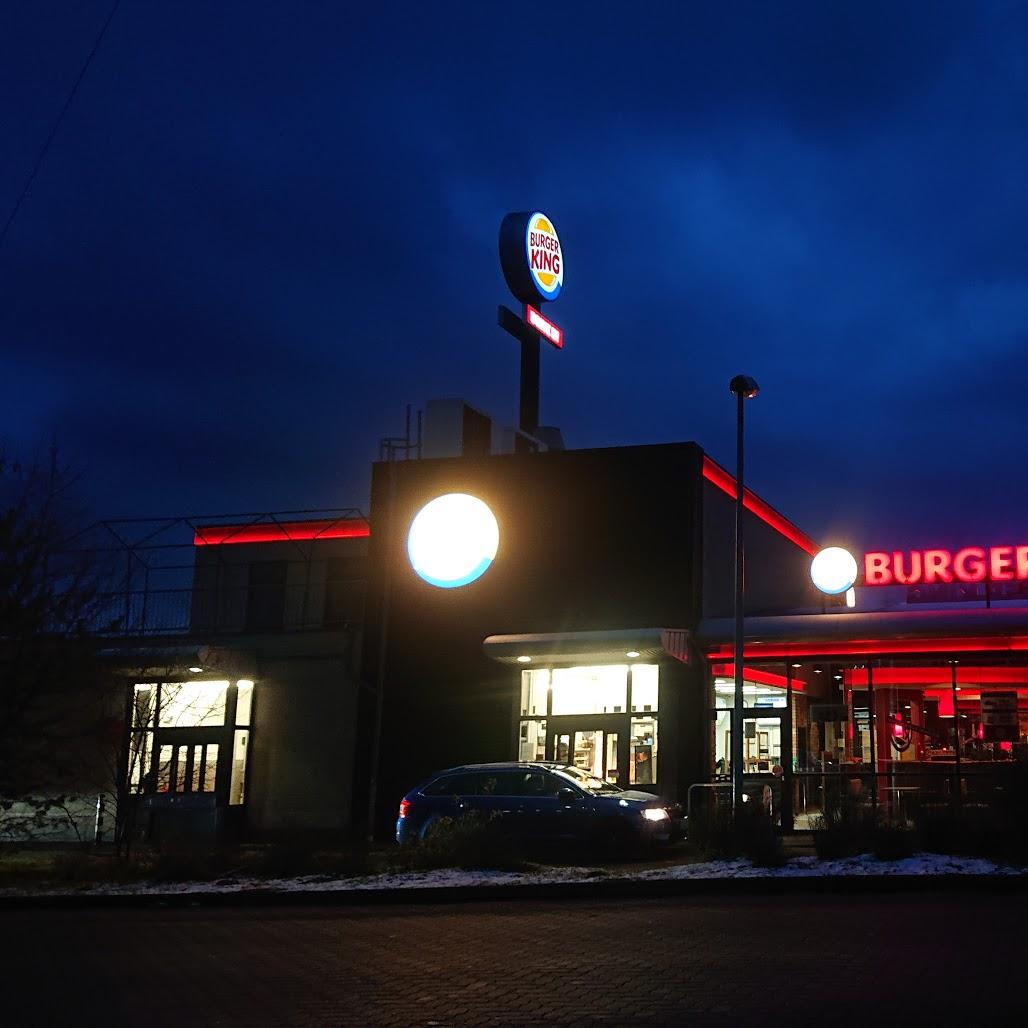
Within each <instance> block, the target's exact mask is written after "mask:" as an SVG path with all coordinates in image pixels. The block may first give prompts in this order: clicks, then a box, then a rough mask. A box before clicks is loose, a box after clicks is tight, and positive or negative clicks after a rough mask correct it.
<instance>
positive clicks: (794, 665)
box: [793, 664, 803, 667]
mask: <svg viewBox="0 0 1028 1028" xmlns="http://www.w3.org/2000/svg"><path fill="white" fill-rule="evenodd" d="M793 667H803V665H802V664H793Z"/></svg>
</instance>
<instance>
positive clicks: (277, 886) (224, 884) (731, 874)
mask: <svg viewBox="0 0 1028 1028" xmlns="http://www.w3.org/2000/svg"><path fill="white" fill-rule="evenodd" d="M1024 874H1028V868H1019V867H1010V866H1006V865H1002V864H996V863H995V862H994V861H991V860H985V859H982V858H978V857H955V856H944V855H942V854H937V853H917V854H915V855H914V856H912V857H906V858H905V859H903V860H894V861H882V860H877V859H875V858H874V857H873V856H871V855H870V854H864V855H862V856H859V857H845V858H840V859H837V860H818V858H817V857H794V858H793V859H792V860H790V861H788V862H787V863H786V864H785V865H784V866H783V867H777V868H769V867H756V866H754V865H753V864H752V863H750V861H748V860H712V861H707V862H705V863H698V864H678V865H672V866H669V867H658V868H651V869H649V870H645V871H633V870H631V868H621V869H618V870H616V871H611V870H609V869H603V868H595V867H559V868H558V867H552V868H545V869H539V870H534V871H462V870H459V869H457V868H445V869H441V870H436V871H408V872H397V873H387V874H379V875H364V876H360V877H356V878H333V877H331V876H327V875H305V876H301V877H297V878H255V877H249V876H239V877H233V878H225V879H220V880H218V881H212V882H160V883H150V882H132V883H127V884H120V885H105V884H101V885H93V886H88V885H86V886H81V887H79V888H71V887H68V886H64V887H59V888H49V889H24V888H22V889H0V898H3V897H20V896H83V895H85V896H150V897H153V898H155V899H159V898H160V897H161V896H183V895H210V894H231V893H241V892H246V893H261V892H274V893H283V892H292V893H317V892H349V891H360V892H374V891H379V890H382V889H442V888H453V887H461V888H464V887H468V886H472V887H479V886H480V887H482V888H490V887H494V886H501V885H506V886H511V885H557V884H564V883H569V882H599V881H649V882H653V881H681V880H688V879H694V880H703V879H715V878H825V877H841V878H844V877H852V876H863V877H867V876H889V875H999V876H1013V875H1024Z"/></svg>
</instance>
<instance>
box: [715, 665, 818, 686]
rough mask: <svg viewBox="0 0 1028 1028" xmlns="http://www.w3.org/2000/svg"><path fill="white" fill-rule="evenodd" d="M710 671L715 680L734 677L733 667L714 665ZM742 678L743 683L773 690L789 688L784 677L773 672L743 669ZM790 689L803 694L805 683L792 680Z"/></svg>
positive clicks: (749, 668) (799, 680)
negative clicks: (751, 683)
mask: <svg viewBox="0 0 1028 1028" xmlns="http://www.w3.org/2000/svg"><path fill="white" fill-rule="evenodd" d="M711 671H713V672H714V677H715V678H732V677H733V676H734V675H735V665H734V664H714V665H713V666H712V667H711ZM742 677H743V680H744V681H747V682H756V683H757V684H758V685H770V686H771V687H772V688H773V689H787V688H788V687H789V682H788V679H787V678H786V677H785V675H776V674H775V673H774V672H773V671H763V670H761V669H760V668H755V667H744V668H743V669H742ZM792 688H793V691H794V692H805V691H806V689H807V683H806V682H804V681H803V680H802V679H799V678H794V679H793V680H792Z"/></svg>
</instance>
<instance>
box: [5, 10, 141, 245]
mask: <svg viewBox="0 0 1028 1028" xmlns="http://www.w3.org/2000/svg"><path fill="white" fill-rule="evenodd" d="M120 5H121V0H114V6H113V7H112V8H111V12H110V14H108V15H107V20H106V21H105V22H104V23H103V28H101V29H100V34H99V35H98V36H97V37H96V41H95V42H94V43H93V47H92V49H91V50H90V51H89V54H88V56H87V57H86V60H85V63H84V64H83V65H82V68H81V69H80V71H79V73H78V77H77V78H76V79H75V84H74V85H73V86H72V87H71V92H70V93H69V94H68V99H67V100H65V101H64V106H63V107H62V108H61V113H60V114H58V115H57V120H56V121H55V122H54V123H53V126H52V128H51V129H50V134H49V135H48V136H47V137H46V142H44V143H43V146H42V148H41V149H40V151H39V154H38V156H37V157H36V163H35V164H33V165H32V170H31V171H30V172H29V177H28V178H27V179H26V180H25V187H24V188H23V189H22V191H21V195H20V196H19V197H18V199H17V200H16V201H15V202H14V207H13V208H12V209H11V213H10V214H9V215H8V217H7V221H6V222H5V223H4V227H3V229H0V247H2V246H3V245H4V241H5V240H6V239H7V233H8V231H9V230H10V228H11V225H12V224H13V223H14V219H15V218H16V217H17V215H18V211H20V210H21V205H22V202H23V201H24V200H25V197H26V196H28V193H29V190H30V189H31V188H32V183H33V182H34V181H35V178H36V175H37V174H38V172H39V169H40V168H41V167H42V166H43V161H44V159H45V158H46V155H47V151H49V149H50V144H51V143H52V142H53V141H54V137H55V136H56V135H57V130H58V129H59V128H60V127H61V122H62V121H64V116H65V114H67V113H68V108H69V107H71V102H72V100H74V99H75V94H76V93H77V92H78V88H79V86H80V85H81V84H82V80H83V79H84V78H85V77H86V72H87V71H88V70H89V65H90V64H91V63H92V61H93V58H94V57H95V56H96V52H97V50H99V49H100V44H101V43H102V42H103V38H104V36H105V35H106V34H107V27H108V26H109V25H110V24H111V20H112V19H113V18H114V15H115V13H116V12H117V10H118V7H119V6H120Z"/></svg>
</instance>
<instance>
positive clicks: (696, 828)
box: [689, 803, 785, 867]
mask: <svg viewBox="0 0 1028 1028" xmlns="http://www.w3.org/2000/svg"><path fill="white" fill-rule="evenodd" d="M689 841H690V842H691V843H694V844H695V845H696V846H697V847H698V849H699V850H700V852H701V853H702V854H703V856H704V857H706V858H707V859H708V860H735V859H737V858H739V857H746V858H748V859H749V860H751V861H752V862H753V863H754V864H757V865H758V866H760V867H781V866H782V865H783V864H784V863H785V853H784V851H783V849H782V840H781V839H780V838H779V837H778V833H777V832H776V831H775V826H774V824H773V823H772V822H771V818H770V817H769V816H768V815H767V813H766V811H764V810H763V808H762V807H761V806H760V805H759V804H756V803H746V804H743V806H742V808H741V810H739V812H738V814H736V813H735V812H734V811H733V810H732V807H731V806H730V805H728V804H723V803H717V804H714V805H713V806H712V807H708V808H707V809H706V810H703V811H698V812H697V813H696V814H695V815H694V816H693V817H691V818H690V819H689Z"/></svg>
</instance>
